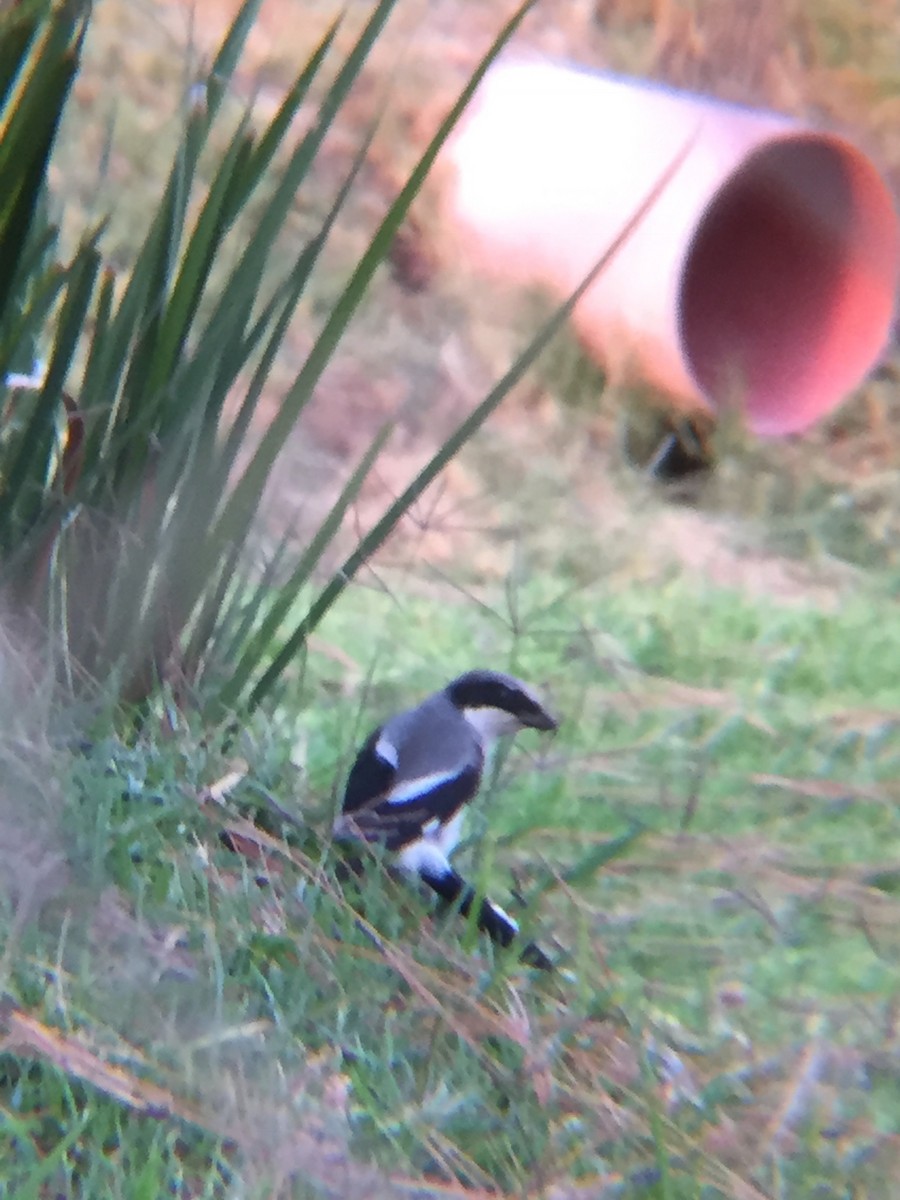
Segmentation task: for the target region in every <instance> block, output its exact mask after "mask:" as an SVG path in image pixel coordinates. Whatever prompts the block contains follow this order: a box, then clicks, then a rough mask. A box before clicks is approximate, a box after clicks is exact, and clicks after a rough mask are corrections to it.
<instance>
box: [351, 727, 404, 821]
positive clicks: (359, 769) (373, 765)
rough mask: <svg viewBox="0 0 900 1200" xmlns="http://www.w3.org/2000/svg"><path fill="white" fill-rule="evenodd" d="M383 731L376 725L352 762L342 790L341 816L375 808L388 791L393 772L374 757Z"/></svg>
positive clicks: (377, 756) (378, 756) (384, 763)
mask: <svg viewBox="0 0 900 1200" xmlns="http://www.w3.org/2000/svg"><path fill="white" fill-rule="evenodd" d="M383 728H384V726H383V725H379V727H378V728H377V729H374V730H373V731H372V733H371V734H369V736H368V738H367V739H366V742H365V745H364V746H363V747H362V749H361V750H360V752H359V754H357V756H356V762H355V763H354V764H353V766H352V767H351V768H350V774H349V776H348V778H347V786H346V788H345V789H344V803H343V805H342V806H341V811H342V812H344V813H355V812H357V811H358V810H359V809H361V808H366V807H367V806H368V805H371V804H376V803H377V802H378V801H379V800H380V799H382V798H383V797H384V796H385V795H387V793H388V792H389V791H390V790H391V784H392V783H393V782H394V779H395V778H396V775H397V768H396V767H394V766H392V765H391V763H389V762H387V760H386V759H383V758H382V757H381V755H380V754H376V753H375V747H376V746H377V745H378V739H379V738H380V737H381V733H382V730H383Z"/></svg>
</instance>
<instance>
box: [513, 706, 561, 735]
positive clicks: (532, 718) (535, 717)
mask: <svg viewBox="0 0 900 1200" xmlns="http://www.w3.org/2000/svg"><path fill="white" fill-rule="evenodd" d="M519 720H520V721H521V722H522V724H523V725H525V726H527V728H529V729H540V730H541V732H542V733H555V732H556V730H557V729H559V721H557V719H556V718H555V717H554V716H551V714H550V713H548V712H547V710H546V709H545V708H539V709H537V710H536V711H535V712H531V713H527V714H526V715H524V716H522V717H520V718H519Z"/></svg>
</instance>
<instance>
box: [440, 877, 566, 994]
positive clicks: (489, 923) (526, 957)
mask: <svg viewBox="0 0 900 1200" xmlns="http://www.w3.org/2000/svg"><path fill="white" fill-rule="evenodd" d="M419 874H420V876H421V878H422V880H423V882H424V883H427V884H428V886H429V887H430V888H431V889H432V891H434V892H437V894H438V895H439V896H440V897H441V899H442V900H444V901H445V902H446V903H447V904H455V905H456V906H457V907H458V908H459V911H460V912H461V913H462V915H463V916H464V917H467V916H468V915H469V913H470V912H471V911H472V905H473V904H474V902H475V899H476V896H477V893H476V891H475V889H474V888H473V887H472V885H471V884H470V883H466V881H465V880H464V879H463V877H462V876H461V875H460V874H458V872H456V871H454V870H453V868H452V867H450V868H449V869H448V870H446V871H444V872H442V873H440V874H439V873H438V872H436V871H425V870H420V872H419ZM478 928H479V929H481V930H483V931H484V932H485V933H486V934H487V935H488V937H489V938H490V939H491V941H492V942H496V943H497V945H499V946H508V945H510V943H511V942H512V941H513V939H514V938H515V937H516V935H517V934H518V932H519V926H518V925H517V924H516V922H515V921H514V920H513V919H512V917H510V916H509V915H508V914H507V913H505V912H504V911H503V909H502V908H500V906H499V905H497V904H492V903H491V901H490V900H488V899H487V898H485V899H483V900H482V901H481V907H480V908H479V910H478ZM521 959H522V962H524V963H527V964H528V966H531V967H538V968H539V969H540V970H542V971H552V970H553V963H552V962H551V961H550V959H549V958H548V957H547V955H546V954H545V953H544V952H543V950H541V948H540V947H539V946H536V945H535V944H534V942H529V943H528V945H527V946H526V947H525V949H524V950H523V951H522V954H521Z"/></svg>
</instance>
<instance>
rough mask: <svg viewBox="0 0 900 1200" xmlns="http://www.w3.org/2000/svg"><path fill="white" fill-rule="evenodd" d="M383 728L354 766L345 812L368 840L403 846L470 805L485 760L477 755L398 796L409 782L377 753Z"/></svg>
mask: <svg viewBox="0 0 900 1200" xmlns="http://www.w3.org/2000/svg"><path fill="white" fill-rule="evenodd" d="M382 731H383V730H382V728H379V729H376V730H375V731H374V732H373V733H372V734H370V736H369V737H368V739H367V740H366V743H365V745H364V746H363V747H362V749H361V750H360V752H359V754H358V755H357V758H356V762H355V763H354V764H353V766H352V768H351V770H350V775H349V777H348V779H347V787H346V789H345V791H344V803H343V805H342V812H343V815H344V816H345V817H349V818H350V819H351V820H350V822H344V823H343V824H344V825H345V826H346V825H350V826H351V828H352V831H353V832H354V833H356V834H358V835H361V836H362V837H364V838H365V839H366V841H368V842H381V843H382V844H383V845H384V846H386V847H387V849H388V850H400V849H402V848H403V847H404V846H406V845H408V844H409V843H410V842H414V841H415V840H416V839H417V838H419V837H421V836H422V831H423V829H424V827H425V826H426V825H427V824H428V823H429V821H433V820H437V821H438V822H439V823H440V824H442V825H443V824H445V823H446V822H447V821H449V820H451V819H452V818H453V817H454V816H455V815H456V813H457V812H459V810H460V809H461V808H462V806H463V805H464V804H468V802H469V801H470V800H471V799H472V797H473V796H474V795H475V793H476V792H477V791H478V787H479V784H480V783H481V767H482V763H481V760H480V759H479V761H478V762H476V763H468V764H464V765H462V766H461V767H460V768H459V770H458V771H455V772H452V773H450V772H448V773H447V774H445V775H443V777H440V778H436V779H434V780H433V782H432V784H431V786H430V787H428V786H427V785H426V786H425V788H424V790H422V791H420V792H415V793H414V794H410V795H409V796H408V798H406V799H404V800H394V799H392V798H391V793H392V791H393V790H394V788H395V786H396V787H403V788H404V789H407V788H409V787H410V786H411V781H408V780H405V779H404V778H403V775H402V772H400V771H398V770H397V768H396V767H394V766H393V765H392V764H391V763H389V762H388V761H387V760H386V759H384V758H382V757H381V755H380V754H378V753H377V752H376V749H375V747H376V746H377V745H378V741H379V739H380V737H381V735H382Z"/></svg>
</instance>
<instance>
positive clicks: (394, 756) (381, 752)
mask: <svg viewBox="0 0 900 1200" xmlns="http://www.w3.org/2000/svg"><path fill="white" fill-rule="evenodd" d="M375 753H376V754H377V755H378V757H379V758H380V759H381V761H382V762H386V763H387V764H388V766H390V767H393V768H394V770H395V771H396V769H397V767H399V765H400V755H399V754H398V753H397V747H396V746H395V745H394V743H393V742H392V741H391V740H390V738H388V737H386V736H385V735H384V734H382V735H381V737H380V738H379V739H378V741H377V742H376V743H375Z"/></svg>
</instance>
